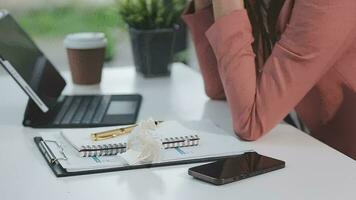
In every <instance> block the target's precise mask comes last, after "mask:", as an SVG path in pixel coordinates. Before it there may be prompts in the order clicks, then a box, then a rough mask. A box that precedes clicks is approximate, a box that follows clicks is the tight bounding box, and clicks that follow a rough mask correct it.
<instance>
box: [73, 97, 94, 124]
mask: <svg viewBox="0 0 356 200" xmlns="http://www.w3.org/2000/svg"><path fill="white" fill-rule="evenodd" d="M91 100H92V97H83V99H82V102H81V104H80V106H79V108H78V110H77V112H76V113H75V115H74V118H73V119H72V123H73V124H80V122H81V121H82V119H83V117H84V114H85V112H86V111H87V109H88V106H89V103H90V101H91Z"/></svg>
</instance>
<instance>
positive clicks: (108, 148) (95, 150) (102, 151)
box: [79, 143, 126, 157]
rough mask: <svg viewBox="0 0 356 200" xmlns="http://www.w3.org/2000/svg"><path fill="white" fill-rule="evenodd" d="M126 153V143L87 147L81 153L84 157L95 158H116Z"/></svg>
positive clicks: (83, 147)
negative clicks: (115, 156)
mask: <svg viewBox="0 0 356 200" xmlns="http://www.w3.org/2000/svg"><path fill="white" fill-rule="evenodd" d="M124 152H126V143H118V144H104V145H85V146H82V150H80V151H79V153H80V156H82V157H95V156H114V155H117V154H119V153H124Z"/></svg>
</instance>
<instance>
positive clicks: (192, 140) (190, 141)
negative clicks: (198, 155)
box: [161, 135, 200, 149]
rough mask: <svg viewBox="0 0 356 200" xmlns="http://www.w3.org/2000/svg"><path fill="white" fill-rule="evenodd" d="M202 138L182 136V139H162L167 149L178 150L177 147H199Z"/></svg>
mask: <svg viewBox="0 0 356 200" xmlns="http://www.w3.org/2000/svg"><path fill="white" fill-rule="evenodd" d="M199 141H200V138H199V136H198V135H190V136H182V137H170V138H165V139H162V140H161V142H162V145H163V147H164V148H165V149H170V148H177V147H189V146H198V145H199Z"/></svg>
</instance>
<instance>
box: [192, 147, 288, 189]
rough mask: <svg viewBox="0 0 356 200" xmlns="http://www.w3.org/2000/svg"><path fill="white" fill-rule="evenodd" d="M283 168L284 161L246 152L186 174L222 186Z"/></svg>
mask: <svg viewBox="0 0 356 200" xmlns="http://www.w3.org/2000/svg"><path fill="white" fill-rule="evenodd" d="M284 166H285V162H284V161H281V160H277V159H274V158H270V157H267V156H263V155H260V154H258V153H256V152H246V153H244V154H242V155H238V156H236V157H231V158H224V159H221V160H218V161H216V162H213V163H209V164H205V165H201V166H197V167H193V168H190V169H189V171H188V174H189V175H192V176H193V177H195V178H197V179H200V180H203V181H206V182H210V183H213V184H215V185H222V184H226V183H231V182H234V181H238V180H241V179H245V178H248V177H251V176H256V175H258V174H263V173H266V172H270V171H273V170H277V169H281V168H283V167H284Z"/></svg>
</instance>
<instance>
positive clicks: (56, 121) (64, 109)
mask: <svg viewBox="0 0 356 200" xmlns="http://www.w3.org/2000/svg"><path fill="white" fill-rule="evenodd" d="M72 100H73V97H72V96H67V97H66V98H65V100H64V103H63V104H62V106H61V108H60V111H59V113H58V114H57V116H56V118H55V119H54V121H53V123H54V124H60V123H61V121H62V119H63V117H64V115H65V114H66V112H67V111H68V109H69V106H70V104H71V103H72Z"/></svg>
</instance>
